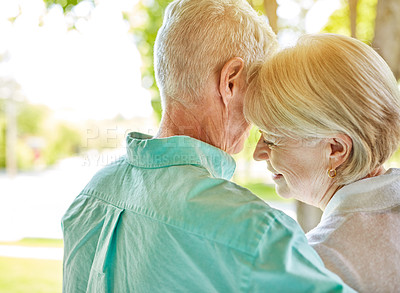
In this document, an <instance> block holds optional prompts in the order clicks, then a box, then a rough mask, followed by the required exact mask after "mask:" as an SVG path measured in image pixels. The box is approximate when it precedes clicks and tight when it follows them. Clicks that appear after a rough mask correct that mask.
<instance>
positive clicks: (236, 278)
mask: <svg viewBox="0 0 400 293" xmlns="http://www.w3.org/2000/svg"><path fill="white" fill-rule="evenodd" d="M134 135H135V136H136V138H137V139H134V138H132V137H128V141H127V142H128V148H127V150H128V153H127V156H126V157H122V158H121V159H120V160H118V161H117V162H115V163H113V164H111V165H109V166H107V167H106V168H104V169H103V170H102V171H100V172H99V173H98V174H97V175H96V176H95V177H94V178H93V179H92V181H91V182H90V183H89V184H88V185H87V186H86V188H85V189H84V190H83V191H82V193H81V194H80V195H79V196H78V197H77V199H76V200H75V201H74V203H73V204H72V206H71V207H70V209H69V210H68V211H67V213H66V215H65V216H64V218H63V229H64V239H65V254H64V292H259V291H274V292H277V291H280V292H299V291H300V292H313V291H315V292H324V291H329V290H330V292H335V290H336V291H337V292H341V291H342V289H341V285H340V283H341V282H340V280H339V279H338V278H336V276H334V275H333V274H331V273H330V272H328V271H327V270H326V269H325V268H324V267H323V265H322V262H321V260H320V259H319V257H318V256H317V254H316V253H315V252H314V251H313V250H312V249H311V248H310V247H309V246H308V245H307V243H306V239H305V237H304V234H302V232H301V231H300V230H299V228H298V227H297V224H295V223H294V221H292V220H291V219H290V218H288V217H287V216H286V215H285V214H283V213H281V212H279V211H276V210H273V209H271V208H270V207H268V206H267V205H265V204H264V203H263V202H262V201H260V200H259V199H258V198H257V197H255V196H254V195H253V194H251V193H250V192H249V191H247V190H246V189H243V188H241V187H239V186H237V185H235V184H234V183H231V182H229V181H227V180H226V179H227V178H230V177H231V176H232V174H233V171H234V168H235V164H234V161H233V159H232V158H231V157H230V156H229V155H227V154H226V153H225V152H223V151H221V150H219V149H217V148H214V147H212V146H210V145H208V144H205V143H203V142H200V141H197V140H195V139H192V138H189V137H183V136H181V137H171V138H166V139H151V140H146V139H142V138H145V137H144V136H143V135H140V134H134Z"/></svg>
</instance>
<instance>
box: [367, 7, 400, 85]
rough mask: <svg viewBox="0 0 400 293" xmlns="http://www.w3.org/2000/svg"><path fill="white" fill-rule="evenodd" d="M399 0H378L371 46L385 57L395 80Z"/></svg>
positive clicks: (399, 67)
mask: <svg viewBox="0 0 400 293" xmlns="http://www.w3.org/2000/svg"><path fill="white" fill-rule="evenodd" d="M399 15H400V1H398V0H379V1H378V6H377V12H376V25H375V36H374V40H373V42H372V46H373V47H374V48H375V49H376V50H377V51H378V53H379V54H380V55H381V56H382V57H383V59H385V61H386V62H387V63H388V64H389V66H390V68H391V69H392V71H393V73H394V75H395V77H396V78H397V80H399V79H400V21H399V20H398V19H397V17H399Z"/></svg>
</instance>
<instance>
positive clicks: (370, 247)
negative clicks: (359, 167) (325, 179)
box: [307, 169, 400, 293]
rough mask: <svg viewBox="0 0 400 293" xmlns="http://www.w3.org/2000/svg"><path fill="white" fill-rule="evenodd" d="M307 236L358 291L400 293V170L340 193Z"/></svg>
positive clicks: (321, 255) (327, 263)
mask: <svg viewBox="0 0 400 293" xmlns="http://www.w3.org/2000/svg"><path fill="white" fill-rule="evenodd" d="M307 238H308V241H309V243H310V244H311V246H313V247H314V249H315V250H316V251H317V252H318V254H319V255H320V257H321V258H322V260H323V261H324V263H325V265H326V267H327V268H328V269H330V270H331V271H333V272H334V273H336V274H337V275H339V276H340V277H341V278H342V279H343V281H345V282H346V283H347V284H348V285H350V286H351V287H353V288H354V289H356V290H357V291H359V292H374V293H375V292H385V293H387V292H400V169H390V170H388V171H387V172H386V173H385V174H384V175H381V176H377V177H373V178H367V179H363V180H360V181H357V182H355V183H352V184H349V185H347V186H345V187H343V188H342V189H340V190H339V191H338V192H337V193H336V194H335V195H334V197H333V198H332V199H331V201H330V202H329V203H328V205H327V207H326V209H325V211H324V213H323V215H322V219H321V222H320V223H319V224H318V226H317V227H316V228H314V229H313V230H311V231H310V232H309V233H308V234H307Z"/></svg>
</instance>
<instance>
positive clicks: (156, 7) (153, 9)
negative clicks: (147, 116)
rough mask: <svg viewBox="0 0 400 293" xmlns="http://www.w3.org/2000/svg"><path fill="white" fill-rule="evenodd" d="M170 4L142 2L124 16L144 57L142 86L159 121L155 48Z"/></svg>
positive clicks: (161, 1) (159, 101)
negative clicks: (150, 97) (149, 94)
mask: <svg viewBox="0 0 400 293" xmlns="http://www.w3.org/2000/svg"><path fill="white" fill-rule="evenodd" d="M169 2H170V1H169V0H154V1H140V2H139V3H138V5H137V7H135V11H134V12H132V13H127V14H125V15H124V17H125V19H127V20H128V21H129V23H130V25H131V31H132V33H133V34H134V36H135V40H136V45H137V47H138V50H139V52H140V54H141V56H142V62H143V65H142V85H143V86H144V87H145V88H147V89H148V90H150V92H151V96H152V102H151V104H152V106H153V109H154V111H155V112H156V114H157V117H158V118H159V119H161V100H160V94H159V90H158V87H157V84H156V81H155V74H154V66H153V53H154V51H153V47H154V43H155V40H156V37H157V32H158V30H159V28H160V27H161V25H162V21H163V14H164V10H165V8H166V7H167V5H168V3H169ZM138 19H139V20H141V21H138Z"/></svg>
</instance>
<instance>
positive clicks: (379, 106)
mask: <svg viewBox="0 0 400 293" xmlns="http://www.w3.org/2000/svg"><path fill="white" fill-rule="evenodd" d="M245 115H246V117H247V119H248V120H249V121H250V122H252V123H253V124H255V125H256V126H258V127H259V128H260V129H261V130H262V131H263V132H265V133H266V134H267V135H269V136H272V137H275V138H279V137H280V138H290V139H295V140H301V141H302V142H303V143H302V145H303V146H304V145H307V144H308V143H307V142H310V141H321V140H323V141H326V140H329V139H335V138H337V139H339V140H340V138H344V141H345V144H346V145H347V146H348V147H349V150H348V154H347V155H346V157H345V159H344V160H343V161H340V160H339V161H338V164H337V165H335V164H336V163H335V162H332V161H331V160H330V158H329V157H327V158H326V159H325V162H322V163H324V164H325V165H326V168H327V169H329V168H332V167H333V169H335V170H336V172H337V175H336V177H335V178H334V181H335V183H336V184H337V185H345V184H348V183H351V182H354V181H356V180H358V179H361V178H364V177H365V176H367V175H368V174H370V173H371V172H372V171H373V170H375V169H376V168H377V167H379V166H381V165H382V164H383V163H384V162H385V161H386V160H387V159H388V158H389V157H390V156H391V155H392V154H393V152H394V151H395V150H396V149H397V147H398V146H399V142H400V93H399V88H398V85H397V82H396V80H395V78H394V76H393V74H392V72H391V71H390V69H389V67H388V66H387V64H386V63H385V61H384V60H383V59H382V58H381V57H380V56H379V55H378V54H377V53H376V52H375V51H374V50H373V49H372V48H370V47H369V46H368V45H366V44H364V43H362V42H360V41H358V40H355V39H352V38H349V37H345V36H340V35H334V34H318V35H306V36H303V37H302V38H300V40H299V41H298V43H297V45H296V46H294V47H292V48H288V49H285V50H283V51H281V52H279V53H278V54H276V55H275V56H273V57H272V58H271V59H269V60H267V61H266V62H265V63H263V64H261V65H258V66H257V68H255V69H254V73H253V74H252V76H251V83H250V85H249V90H248V93H247V96H246V99H245ZM346 138H349V139H348V141H347V142H346ZM304 142H306V143H304ZM332 164H333V166H332V167H331V166H330V165H332Z"/></svg>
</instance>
